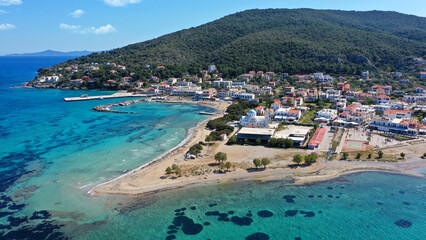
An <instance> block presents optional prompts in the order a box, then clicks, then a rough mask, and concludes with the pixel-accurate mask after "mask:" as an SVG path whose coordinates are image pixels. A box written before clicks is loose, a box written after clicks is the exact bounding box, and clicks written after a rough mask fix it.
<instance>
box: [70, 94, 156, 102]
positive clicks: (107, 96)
mask: <svg viewBox="0 0 426 240" xmlns="http://www.w3.org/2000/svg"><path fill="white" fill-rule="evenodd" d="M152 96H156V95H155V94H144V93H129V92H118V93H114V94H111V95H102V96H87V95H82V96H80V97H68V98H64V100H65V102H74V101H88V100H100V99H109V98H125V97H152Z"/></svg>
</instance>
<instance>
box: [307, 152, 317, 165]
mask: <svg viewBox="0 0 426 240" xmlns="http://www.w3.org/2000/svg"><path fill="white" fill-rule="evenodd" d="M304 159H305V164H307V165H311V164H312V163H315V162H316V161H317V154H316V153H311V154H308V155H305V157H304Z"/></svg>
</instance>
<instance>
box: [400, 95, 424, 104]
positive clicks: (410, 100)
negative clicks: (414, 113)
mask: <svg viewBox="0 0 426 240" xmlns="http://www.w3.org/2000/svg"><path fill="white" fill-rule="evenodd" d="M402 100H403V101H404V102H407V103H416V102H419V101H424V100H426V95H419V96H412V95H405V96H404V97H403V98H402Z"/></svg>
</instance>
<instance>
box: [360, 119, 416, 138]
mask: <svg viewBox="0 0 426 240" xmlns="http://www.w3.org/2000/svg"><path fill="white" fill-rule="evenodd" d="M368 127H369V128H370V129H373V130H377V131H383V132H391V133H397V134H404V135H411V136H417V135H418V133H419V131H418V130H417V129H418V124H417V121H415V120H402V119H393V120H387V119H384V118H383V119H381V118H380V119H373V121H371V123H370V125H369V126H368Z"/></svg>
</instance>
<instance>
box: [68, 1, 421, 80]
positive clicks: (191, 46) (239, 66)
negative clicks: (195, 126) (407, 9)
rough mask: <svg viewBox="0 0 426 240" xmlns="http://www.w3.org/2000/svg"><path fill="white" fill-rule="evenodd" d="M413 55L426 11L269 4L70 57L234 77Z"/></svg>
mask: <svg viewBox="0 0 426 240" xmlns="http://www.w3.org/2000/svg"><path fill="white" fill-rule="evenodd" d="M412 56H418V57H425V56H426V18H423V17H416V16H412V15H405V14H400V13H396V12H382V11H369V12H355V11H335V10H312V9H296V10H288V9H267V10H247V11H244V12H239V13H235V14H232V15H229V16H226V17H223V18H221V19H219V20H216V21H213V22H210V23H207V24H204V25H201V26H198V27H194V28H190V29H185V30H182V31H178V32H175V33H171V34H168V35H164V36H161V37H159V38H156V39H153V40H150V41H145V42H141V43H137V44H132V45H128V46H126V47H123V48H118V49H115V50H112V51H108V52H102V53H93V54H91V55H88V56H84V57H80V58H77V59H74V60H70V61H68V62H67V63H66V64H70V63H87V62H99V63H105V62H115V63H117V64H121V65H125V66H126V67H127V68H128V69H137V68H141V67H142V66H144V65H145V64H149V65H153V66H156V65H165V66H166V67H168V69H171V70H172V71H174V72H184V71H189V72H198V71H199V70H200V69H205V68H206V67H207V65H209V64H216V65H217V67H218V69H219V71H221V72H222V73H224V75H225V76H227V77H228V76H236V75H237V74H241V73H245V72H247V71H249V70H263V71H269V70H270V71H274V72H288V73H290V74H292V73H311V72H315V71H325V72H328V73H355V72H357V71H360V70H366V69H370V70H374V69H376V68H378V69H383V70H385V69H388V70H389V68H390V69H391V70H396V69H400V68H402V67H403V66H404V65H403V64H404V63H405V61H406V60H407V59H408V57H412ZM61 65H65V64H61Z"/></svg>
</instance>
